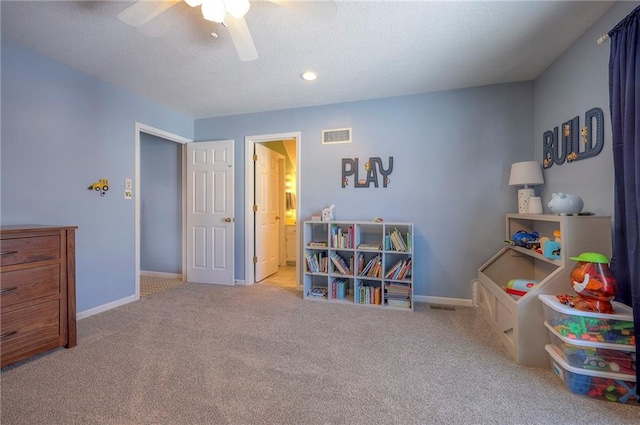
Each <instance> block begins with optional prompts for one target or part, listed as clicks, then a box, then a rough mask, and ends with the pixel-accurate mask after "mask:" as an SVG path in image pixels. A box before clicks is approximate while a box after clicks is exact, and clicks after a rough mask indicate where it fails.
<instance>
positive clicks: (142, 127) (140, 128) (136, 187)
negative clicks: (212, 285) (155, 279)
mask: <svg viewBox="0 0 640 425" xmlns="http://www.w3.org/2000/svg"><path fill="white" fill-rule="evenodd" d="M141 133H145V134H150V135H152V136H156V137H160V138H162V139H166V140H169V141H171V142H176V143H180V144H181V145H182V182H181V187H182V275H181V279H182V280H184V278H185V270H186V267H187V249H186V247H187V241H186V237H187V232H186V229H187V221H186V209H187V197H186V192H185V187H186V184H187V170H186V167H185V165H186V160H187V158H186V155H185V151H186V149H185V145H186V144H187V143H191V142H193V140H191V139H187V138H186V137H182V136H178V135H177V134H173V133H169V132H168V131H164V130H160V129H159V128H155V127H151V126H150V125H146V124H142V123H139V122H136V125H135V137H134V144H135V145H134V158H135V159H134V179H133V180H134V181H133V200H134V204H135V213H134V217H135V218H134V225H133V227H134V246H135V248H134V249H135V255H134V257H135V259H134V263H135V267H134V268H135V300H136V301H137V300H139V299H140V134H141Z"/></svg>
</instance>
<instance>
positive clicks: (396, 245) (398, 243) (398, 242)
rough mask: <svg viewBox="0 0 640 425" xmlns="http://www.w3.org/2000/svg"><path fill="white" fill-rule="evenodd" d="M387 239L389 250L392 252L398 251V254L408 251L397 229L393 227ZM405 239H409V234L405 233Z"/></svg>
mask: <svg viewBox="0 0 640 425" xmlns="http://www.w3.org/2000/svg"><path fill="white" fill-rule="evenodd" d="M389 239H390V240H391V242H390V245H391V246H390V249H391V250H392V251H399V252H407V251H408V247H407V243H406V242H405V239H404V237H403V236H402V233H400V231H399V230H398V228H397V227H394V228H393V231H392V232H390V233H389ZM407 239H410V235H409V233H407Z"/></svg>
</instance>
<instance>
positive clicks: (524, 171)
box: [509, 161, 544, 186]
mask: <svg viewBox="0 0 640 425" xmlns="http://www.w3.org/2000/svg"><path fill="white" fill-rule="evenodd" d="M543 183H544V178H543V177H542V168H540V164H538V162H537V161H524V162H515V163H513V164H511V175H510V176H509V186H517V185H520V186H522V185H524V186H534V185H537V184H543Z"/></svg>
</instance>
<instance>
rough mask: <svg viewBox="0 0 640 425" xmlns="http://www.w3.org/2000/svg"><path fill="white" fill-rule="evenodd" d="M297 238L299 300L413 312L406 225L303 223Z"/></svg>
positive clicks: (410, 245) (409, 225)
mask: <svg viewBox="0 0 640 425" xmlns="http://www.w3.org/2000/svg"><path fill="white" fill-rule="evenodd" d="M303 234H304V236H303V244H304V249H303V252H302V255H301V259H300V261H301V263H300V264H302V265H303V270H304V274H303V295H304V298H305V299H309V300H316V301H323V302H337V303H346V304H356V305H362V306H371V307H376V308H393V309H401V310H408V311H412V310H413V304H414V303H413V261H412V260H413V224H412V223H385V222H381V223H377V222H370V221H305V222H304V224H303ZM392 234H394V237H391V235H392ZM395 235H400V238H401V239H402V241H401V242H400V241H399V240H398V238H396V237H395ZM392 240H395V243H394V242H390V241H392ZM385 241H387V242H385ZM332 257H334V258H336V262H338V264H341V263H342V262H344V264H345V265H346V267H343V266H339V265H337V264H336V262H334V261H333V260H332V259H331V258H332ZM369 263H371V264H372V265H371V267H370V268H369V270H366V267H367V265H368V264H369ZM396 266H397V268H395V267H396ZM365 272H366V273H365ZM317 288H321V289H324V291H326V294H325V295H322V296H313V292H312V290H313V289H317ZM376 293H377V294H378V296H377V297H376Z"/></svg>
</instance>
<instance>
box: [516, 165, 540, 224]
mask: <svg viewBox="0 0 640 425" xmlns="http://www.w3.org/2000/svg"><path fill="white" fill-rule="evenodd" d="M543 183H544V178H543V177H542V169H541V168H540V164H538V162H537V161H524V162H515V163H513V164H511V176H509V186H521V185H524V189H520V190H518V213H519V214H526V213H528V212H529V198H530V197H532V196H534V195H535V191H534V189H533V188H530V187H529V186H535V185H537V184H543Z"/></svg>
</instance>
